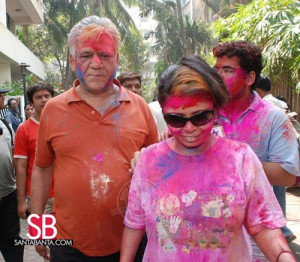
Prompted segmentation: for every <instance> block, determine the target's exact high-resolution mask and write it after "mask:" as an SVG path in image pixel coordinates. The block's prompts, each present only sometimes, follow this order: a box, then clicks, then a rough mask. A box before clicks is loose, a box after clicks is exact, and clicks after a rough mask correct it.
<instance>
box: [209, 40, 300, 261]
mask: <svg viewBox="0 0 300 262" xmlns="http://www.w3.org/2000/svg"><path fill="white" fill-rule="evenodd" d="M213 55H214V56H215V57H216V63H215V68H216V70H217V71H218V72H219V74H220V76H221V77H222V79H223V81H224V82H225V84H226V87H227V89H228V90H229V93H230V101H229V103H228V104H227V105H226V106H225V107H224V109H222V110H220V114H219V117H218V124H219V125H220V126H222V127H223V128H224V132H225V136H226V138H229V139H232V140H236V141H240V142H244V143H247V144H248V145H250V147H251V148H252V150H253V151H254V152H255V153H256V155H257V157H258V158H259V160H260V161H261V162H262V165H263V168H264V171H265V173H266V175H267V177H268V179H269V182H270V183H271V185H276V186H283V187H286V186H290V185H292V184H294V182H295V180H296V176H299V153H298V144H297V141H296V137H295V133H294V131H293V126H292V124H291V122H290V121H289V120H288V117H287V116H286V114H285V113H284V112H283V110H281V109H280V108H277V107H274V106H272V105H271V104H270V103H268V102H266V101H264V100H262V99H261V98H260V97H259V95H258V94H257V93H256V92H255V91H254V88H255V85H256V82H257V80H258V78H259V76H260V73H261V70H262V55H261V51H260V50H259V48H258V47H257V46H255V45H252V44H251V43H248V42H246V41H232V42H225V43H219V44H218V45H217V46H216V47H215V48H214V49H213ZM278 188H279V187H274V188H273V189H274V192H275V194H276V195H277V192H276V190H277V189H278ZM257 260H260V261H267V260H266V259H265V257H264V256H263V254H262V253H261V252H260V250H259V249H258V248H257V246H256V245H255V244H254V243H253V261H257Z"/></svg>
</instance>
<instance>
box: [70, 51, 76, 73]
mask: <svg viewBox="0 0 300 262" xmlns="http://www.w3.org/2000/svg"><path fill="white" fill-rule="evenodd" d="M69 58H70V66H71V68H72V70H73V71H74V72H76V63H75V59H74V58H73V56H72V55H70V56H69Z"/></svg>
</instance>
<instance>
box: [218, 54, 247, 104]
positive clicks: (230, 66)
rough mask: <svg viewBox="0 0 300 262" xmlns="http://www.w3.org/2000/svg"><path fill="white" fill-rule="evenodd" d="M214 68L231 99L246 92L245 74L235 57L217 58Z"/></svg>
mask: <svg viewBox="0 0 300 262" xmlns="http://www.w3.org/2000/svg"><path fill="white" fill-rule="evenodd" d="M215 68H216V69H217V70H218V73H219V74H220V76H221V77H222V79H223V81H224V83H225V84H226V87H227V89H228V91H229V93H230V95H231V97H232V98H233V97H238V96H240V95H241V94H243V93H244V92H246V91H247V84H246V79H247V73H246V72H245V71H244V70H243V69H242V68H241V67H240V59H239V58H238V57H237V56H232V57H230V58H229V57H227V56H222V57H217V60H216V64H215Z"/></svg>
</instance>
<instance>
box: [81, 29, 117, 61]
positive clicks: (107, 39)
mask: <svg viewBox="0 0 300 262" xmlns="http://www.w3.org/2000/svg"><path fill="white" fill-rule="evenodd" d="M85 47H90V48H92V49H93V50H94V51H95V52H97V53H98V52H99V53H102V54H105V55H109V56H114V54H115V50H114V41H113V39H112V37H111V36H110V35H109V34H108V33H105V32H104V33H102V34H101V35H100V36H99V37H98V38H88V39H87V40H86V41H85V42H84V43H83V44H82V46H81V48H80V49H82V48H85Z"/></svg>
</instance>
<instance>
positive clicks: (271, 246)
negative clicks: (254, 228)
mask: <svg viewBox="0 0 300 262" xmlns="http://www.w3.org/2000/svg"><path fill="white" fill-rule="evenodd" d="M252 238H253V239H254V241H255V242H256V244H257V245H258V246H259V248H260V249H261V251H262V252H263V253H264V254H265V256H266V257H267V258H268V259H269V260H270V261H271V262H273V261H274V262H293V261H295V262H296V259H295V256H294V255H293V254H292V252H291V250H290V248H289V246H288V244H287V242H286V240H285V238H284V235H283V234H282V232H281V230H280V229H279V228H277V229H263V230H261V231H260V232H259V233H257V234H256V235H253V236H252ZM283 251H287V252H283Z"/></svg>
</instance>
